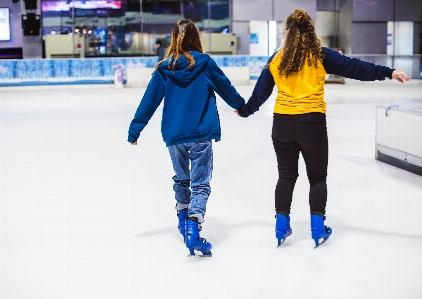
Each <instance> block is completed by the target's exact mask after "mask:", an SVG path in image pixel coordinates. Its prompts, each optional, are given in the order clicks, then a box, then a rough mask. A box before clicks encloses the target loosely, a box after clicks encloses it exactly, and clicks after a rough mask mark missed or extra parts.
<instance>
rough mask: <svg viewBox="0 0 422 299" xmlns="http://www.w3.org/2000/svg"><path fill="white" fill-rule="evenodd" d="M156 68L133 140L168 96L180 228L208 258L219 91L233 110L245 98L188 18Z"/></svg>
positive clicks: (165, 119)
mask: <svg viewBox="0 0 422 299" xmlns="http://www.w3.org/2000/svg"><path fill="white" fill-rule="evenodd" d="M155 69H156V70H155V72H154V73H153V75H152V78H151V81H150V82H149V84H148V87H147V89H146V91H145V94H144V96H143V98H142V100H141V102H140V104H139V107H138V109H137V110H136V113H135V116H134V118H133V120H132V122H131V124H130V127H129V136H128V142H130V143H131V144H132V145H136V144H137V140H138V138H139V134H140V133H141V131H142V130H143V129H144V127H145V126H146V125H147V123H148V121H149V120H150V119H151V117H152V115H153V114H154V112H155V110H156V109H157V107H158V106H159V105H160V103H161V101H162V100H163V98H164V107H163V116H162V121H161V133H162V136H163V139H164V142H165V143H166V145H167V147H168V149H169V153H170V157H171V161H172V164H173V169H174V172H175V175H174V176H173V181H174V185H173V190H174V191H175V198H176V210H177V216H178V219H179V226H178V228H179V231H180V233H181V234H182V235H183V237H184V238H185V243H186V247H188V249H189V251H190V256H193V255H195V253H194V251H195V250H196V251H200V252H202V255H201V256H205V257H209V256H211V248H212V246H211V243H209V242H207V241H206V240H205V239H203V238H201V237H200V236H199V231H200V229H201V223H202V222H204V215H205V210H206V204H207V200H208V197H209V195H210V193H211V187H210V181H211V175H212V168H213V166H212V165H213V153H212V139H214V140H215V141H219V140H220V136H221V128H220V120H219V116H218V111H217V105H216V98H215V92H216V93H217V94H218V95H219V96H220V97H221V98H222V99H223V100H224V101H225V102H226V103H227V104H228V105H229V106H230V107H232V108H234V109H238V108H240V107H242V106H243V105H244V104H245V100H244V99H243V98H242V97H241V96H240V95H239V93H238V92H237V91H236V89H235V88H234V87H233V86H232V85H231V83H230V81H229V79H227V77H226V76H225V75H224V73H223V72H222V71H221V69H220V68H219V67H218V66H217V64H216V63H215V61H214V60H213V59H212V58H211V57H210V56H209V55H207V54H204V53H203V50H202V44H201V39H200V36H199V31H198V28H197V27H196V26H195V24H194V23H193V22H191V21H189V20H180V21H178V22H177V23H176V24H175V25H174V28H173V31H172V36H171V43H170V46H169V47H168V49H167V53H166V55H165V57H164V59H163V60H162V61H160V62H158V64H157V65H156V67H155Z"/></svg>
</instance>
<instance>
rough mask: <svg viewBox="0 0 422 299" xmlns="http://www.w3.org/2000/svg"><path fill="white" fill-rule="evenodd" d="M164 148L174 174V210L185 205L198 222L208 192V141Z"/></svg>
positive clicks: (210, 159)
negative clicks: (166, 149)
mask: <svg viewBox="0 0 422 299" xmlns="http://www.w3.org/2000/svg"><path fill="white" fill-rule="evenodd" d="M168 149H169V152H170V157H171V162H172V163H173V169H174V172H175V173H176V175H175V176H173V181H174V185H173V190H174V192H175V197H176V201H177V203H176V210H182V209H185V208H188V215H189V216H190V217H196V218H198V222H199V223H202V222H204V216H205V211H206V205H207V201H208V197H209V195H210V193H211V187H210V181H211V177H212V141H211V140H206V141H199V142H189V143H182V144H176V145H171V146H169V147H168ZM189 162H190V164H191V165H190V166H191V167H190V168H189Z"/></svg>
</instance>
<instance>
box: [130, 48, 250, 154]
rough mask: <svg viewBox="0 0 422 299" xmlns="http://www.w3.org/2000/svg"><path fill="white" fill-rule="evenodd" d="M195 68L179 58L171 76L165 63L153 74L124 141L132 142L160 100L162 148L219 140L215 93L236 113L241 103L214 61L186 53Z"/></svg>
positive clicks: (206, 55)
mask: <svg viewBox="0 0 422 299" xmlns="http://www.w3.org/2000/svg"><path fill="white" fill-rule="evenodd" d="M189 53H190V54H191V55H192V56H193V58H194V59H195V66H194V67H193V68H190V69H188V68H187V67H188V64H189V61H188V60H187V59H186V57H185V56H183V55H181V56H180V57H179V59H178V60H177V63H176V66H175V68H174V72H173V71H172V70H171V68H169V59H166V60H165V61H163V63H161V64H160V66H159V67H158V68H157V70H156V71H155V72H154V73H153V75H152V78H151V81H150V82H149V84H148V87H147V89H146V91H145V94H144V96H143V98H142V100H141V103H140V104H139V106H138V109H137V110H136V113H135V116H134V118H133V120H132V122H131V124H130V127H129V132H128V134H129V136H128V141H129V142H134V141H136V140H137V139H138V138H139V134H140V133H141V131H142V130H143V129H144V127H145V126H146V125H147V123H148V121H149V120H150V119H151V117H152V115H153V114H154V112H155V110H156V109H157V107H158V106H159V105H160V103H161V101H162V100H163V97H164V108H163V116H162V120H161V134H162V136H163V139H164V142H165V143H166V146H170V145H175V144H180V143H187V142H195V141H204V140H209V139H215V140H216V141H219V140H220V138H221V128H220V120H219V117H218V111H217V105H216V99H215V93H214V92H216V93H217V94H218V95H219V96H220V97H221V98H222V99H223V100H224V101H225V102H226V103H227V104H228V105H229V106H230V107H232V108H233V109H237V108H239V107H242V106H243V105H244V104H245V100H244V99H243V98H242V97H241V96H240V95H239V93H238V92H237V91H236V89H235V88H234V87H233V86H232V85H231V83H230V81H229V79H227V77H226V76H225V75H224V73H223V72H222V71H221V69H220V68H219V67H218V66H217V64H216V63H215V61H214V60H213V59H212V58H211V57H210V56H209V55H208V54H203V53H200V52H197V51H190V52H189Z"/></svg>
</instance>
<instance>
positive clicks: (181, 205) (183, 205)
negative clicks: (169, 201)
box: [176, 202, 189, 211]
mask: <svg viewBox="0 0 422 299" xmlns="http://www.w3.org/2000/svg"><path fill="white" fill-rule="evenodd" d="M187 207H189V204H188V203H179V202H178V203H176V210H178V211H180V210H183V209H186V208H187Z"/></svg>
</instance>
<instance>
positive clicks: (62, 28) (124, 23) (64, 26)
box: [41, 0, 230, 57]
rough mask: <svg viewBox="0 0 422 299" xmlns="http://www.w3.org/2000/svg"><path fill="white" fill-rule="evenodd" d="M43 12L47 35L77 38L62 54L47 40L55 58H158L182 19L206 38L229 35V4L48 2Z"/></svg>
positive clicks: (221, 0)
mask: <svg viewBox="0 0 422 299" xmlns="http://www.w3.org/2000/svg"><path fill="white" fill-rule="evenodd" d="M141 1H142V5H141ZM41 8H42V17H43V21H42V24H43V35H44V36H46V35H71V34H72V32H73V33H74V37H75V38H76V42H75V38H73V41H72V44H71V45H68V46H67V50H63V51H62V50H60V51H62V52H67V53H62V54H60V53H56V54H54V53H53V52H54V51H56V52H57V51H59V50H52V51H50V50H48V51H47V49H48V48H50V49H53V48H57V47H54V46H52V44H53V42H52V41H53V40H54V39H55V38H47V39H46V38H44V40H45V41H46V44H45V47H46V53H53V54H51V55H50V54H49V55H50V56H51V57H72V56H74V57H110V56H155V55H156V53H155V46H154V45H155V42H156V41H157V40H160V41H161V42H162V44H163V46H164V47H166V46H167V45H168V43H169V42H170V33H171V30H172V29H173V26H174V24H175V23H176V22H177V21H178V20H180V19H190V20H192V21H194V22H195V24H196V25H197V26H198V28H199V30H200V31H201V32H203V33H229V32H230V11H229V10H230V8H229V1H228V0H190V1H189V0H182V1H175V0H173V1H170V0H169V1H158V0H118V1H111V0H55V1H53V0H43V1H42V4H41ZM57 40H58V39H57ZM64 40H72V38H70V39H61V41H64ZM64 43H66V42H64ZM72 49H74V50H73V51H72Z"/></svg>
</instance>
